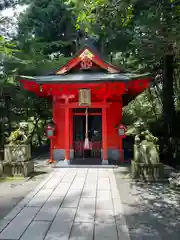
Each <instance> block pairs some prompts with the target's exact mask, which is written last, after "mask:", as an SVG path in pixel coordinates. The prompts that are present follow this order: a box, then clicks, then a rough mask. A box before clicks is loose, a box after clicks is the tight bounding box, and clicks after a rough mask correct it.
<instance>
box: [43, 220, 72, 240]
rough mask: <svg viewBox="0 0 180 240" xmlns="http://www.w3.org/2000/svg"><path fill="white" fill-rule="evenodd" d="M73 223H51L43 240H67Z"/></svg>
mask: <svg viewBox="0 0 180 240" xmlns="http://www.w3.org/2000/svg"><path fill="white" fill-rule="evenodd" d="M72 225H73V222H72V221H71V222H64V221H63V220H61V221H59V222H53V223H52V225H51V227H50V229H49V231H48V232H47V234H46V237H45V239H44V240H68V239H69V235H70V232H71V228H72Z"/></svg>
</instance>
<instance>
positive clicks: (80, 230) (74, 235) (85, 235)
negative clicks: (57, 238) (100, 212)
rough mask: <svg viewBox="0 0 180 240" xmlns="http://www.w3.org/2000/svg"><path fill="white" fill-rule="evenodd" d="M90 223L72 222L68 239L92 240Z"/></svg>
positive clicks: (91, 225) (92, 227)
mask: <svg viewBox="0 0 180 240" xmlns="http://www.w3.org/2000/svg"><path fill="white" fill-rule="evenodd" d="M93 229H94V226H93V224H92V223H75V224H73V227H72V231H71V235H70V240H77V239H78V240H84V239H86V240H93Z"/></svg>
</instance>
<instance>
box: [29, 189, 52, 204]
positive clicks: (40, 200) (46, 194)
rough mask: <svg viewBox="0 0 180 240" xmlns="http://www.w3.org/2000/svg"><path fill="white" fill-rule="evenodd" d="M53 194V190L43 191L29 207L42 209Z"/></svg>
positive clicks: (34, 198)
mask: <svg viewBox="0 0 180 240" xmlns="http://www.w3.org/2000/svg"><path fill="white" fill-rule="evenodd" d="M52 192H53V189H41V190H40V191H39V192H38V193H37V194H36V195H35V196H34V197H33V199H32V200H31V201H30V202H29V203H28V205H27V206H28V207H42V205H43V204H44V203H45V202H46V200H47V199H48V197H49V196H50V195H51V193H52Z"/></svg>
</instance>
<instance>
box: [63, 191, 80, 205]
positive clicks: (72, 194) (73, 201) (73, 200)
mask: <svg viewBox="0 0 180 240" xmlns="http://www.w3.org/2000/svg"><path fill="white" fill-rule="evenodd" d="M80 196H81V191H79V190H75V189H72V190H71V191H69V192H68V193H67V195H66V197H65V199H64V201H63V203H62V207H63V208H77V206H78V204H79V199H80Z"/></svg>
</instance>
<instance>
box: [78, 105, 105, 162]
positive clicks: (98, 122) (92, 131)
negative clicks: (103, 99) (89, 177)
mask: <svg viewBox="0 0 180 240" xmlns="http://www.w3.org/2000/svg"><path fill="white" fill-rule="evenodd" d="M85 112H86V109H85V108H75V109H73V148H74V158H75V159H79V160H83V161H84V163H85V162H87V160H88V159H89V162H88V163H89V164H92V163H90V162H95V160H96V159H97V160H98V159H99V161H100V162H99V161H97V162H98V163H99V164H100V163H101V148H102V109H98V108H88V118H87V119H86V114H85ZM86 121H87V122H86ZM86 124H87V126H88V127H87V129H88V139H89V146H90V147H89V150H87V149H85V148H84V142H85V132H86ZM91 160H92V161H91Z"/></svg>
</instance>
